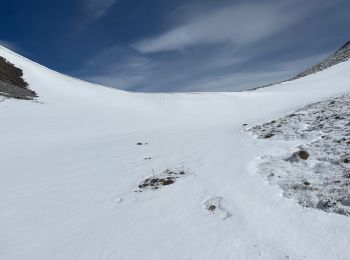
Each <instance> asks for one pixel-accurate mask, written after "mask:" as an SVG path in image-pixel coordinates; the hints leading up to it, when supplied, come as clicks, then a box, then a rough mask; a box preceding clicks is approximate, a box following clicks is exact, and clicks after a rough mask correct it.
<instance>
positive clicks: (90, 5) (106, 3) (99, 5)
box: [81, 0, 117, 20]
mask: <svg viewBox="0 0 350 260" xmlns="http://www.w3.org/2000/svg"><path fill="white" fill-rule="evenodd" d="M81 3H82V9H83V11H84V12H85V14H86V15H87V16H88V18H89V20H98V19H100V18H102V17H103V16H104V15H105V14H106V13H107V12H108V10H109V9H110V8H111V7H112V6H113V5H114V4H116V3H117V0H84V1H82V2H81Z"/></svg>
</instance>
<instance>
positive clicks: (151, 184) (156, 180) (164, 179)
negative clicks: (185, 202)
mask: <svg viewBox="0 0 350 260" xmlns="http://www.w3.org/2000/svg"><path fill="white" fill-rule="evenodd" d="M188 174H189V173H188V172H186V171H184V170H183V169H174V170H171V169H166V170H165V171H163V172H162V173H160V174H157V175H152V176H150V177H148V178H146V179H144V180H143V181H141V182H140V183H139V184H138V188H139V190H137V191H136V192H142V191H143V190H146V189H152V190H157V189H159V188H161V187H162V186H167V185H171V184H174V183H175V182H176V179H178V178H180V177H184V176H186V175H188Z"/></svg>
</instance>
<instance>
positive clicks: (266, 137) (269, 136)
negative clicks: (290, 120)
mask: <svg viewBox="0 0 350 260" xmlns="http://www.w3.org/2000/svg"><path fill="white" fill-rule="evenodd" d="M272 136H274V134H273V133H268V134H266V135H264V138H265V139H268V138H271V137H272Z"/></svg>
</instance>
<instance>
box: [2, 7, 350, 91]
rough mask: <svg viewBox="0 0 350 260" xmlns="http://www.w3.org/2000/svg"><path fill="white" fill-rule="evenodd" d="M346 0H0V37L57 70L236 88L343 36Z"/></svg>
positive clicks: (315, 54)
mask: <svg viewBox="0 0 350 260" xmlns="http://www.w3.org/2000/svg"><path fill="white" fill-rule="evenodd" d="M349 13H350V1H347V0H332V1H329V0H308V1H305V0H265V1H263V0H246V1H242V0H237V1H234V0H231V1H225V0H222V1H220V0H216V1H213V0H211V1H207V0H200V1H199V0H188V1H185V0H143V1H141V0H139V1H137V0H99V1H98V0H85V1H84V0H61V1H43V0H33V1H24V0H13V1H2V3H1V9H0V21H1V22H0V32H1V33H0V44H2V45H5V46H7V47H9V48H11V49H13V50H15V51H17V52H19V53H20V54H22V55H24V56H27V57H28V58H30V59H33V60H35V61H37V62H39V63H41V64H43V65H45V66H48V67H50V68H52V69H54V70H57V71H59V72H62V73H65V74H68V75H71V76H75V77H78V78H81V79H85V80H88V81H91V82H95V83H100V84H103V85H108V86H112V87H116V88H120V89H126V90H131V91H144V92H167V91H239V90H244V89H249V88H253V87H256V86H259V85H263V84H267V83H271V82H275V81H279V80H282V79H286V78H288V77H290V76H293V75H294V74H296V73H298V72H300V71H302V70H303V69H305V68H306V67H308V66H310V65H312V64H314V63H316V62H318V61H319V60H321V59H322V58H324V57H326V56H327V55H328V54H330V53H331V52H332V51H334V50H335V49H336V48H338V47H340V46H341V45H342V44H344V43H345V42H346V41H348V40H350V30H349V27H348V25H349V24H350V15H349Z"/></svg>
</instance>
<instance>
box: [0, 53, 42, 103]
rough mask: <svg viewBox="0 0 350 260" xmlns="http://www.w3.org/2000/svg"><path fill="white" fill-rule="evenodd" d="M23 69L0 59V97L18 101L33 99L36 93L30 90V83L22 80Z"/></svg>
mask: <svg viewBox="0 0 350 260" xmlns="http://www.w3.org/2000/svg"><path fill="white" fill-rule="evenodd" d="M22 76H23V72H22V70H21V69H19V68H17V67H16V66H14V65H13V64H12V63H10V62H8V61H7V60H6V59H5V58H3V57H0V96H4V97H7V98H8V97H10V98H16V99H33V98H35V97H37V95H36V93H35V92H34V91H32V90H30V89H28V83H27V82H25V81H24V79H23V78H22Z"/></svg>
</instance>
